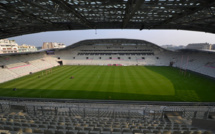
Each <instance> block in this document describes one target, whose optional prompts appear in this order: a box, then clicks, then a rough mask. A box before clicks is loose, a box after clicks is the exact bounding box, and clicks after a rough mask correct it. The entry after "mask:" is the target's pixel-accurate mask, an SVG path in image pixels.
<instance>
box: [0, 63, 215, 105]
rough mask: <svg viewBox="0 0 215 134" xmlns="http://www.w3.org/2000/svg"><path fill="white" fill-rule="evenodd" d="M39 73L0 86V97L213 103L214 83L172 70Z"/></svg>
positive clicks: (76, 69) (92, 68)
mask: <svg viewBox="0 0 215 134" xmlns="http://www.w3.org/2000/svg"><path fill="white" fill-rule="evenodd" d="M42 72H43V74H45V71H42ZM42 72H38V73H35V74H32V75H28V76H24V77H21V78H18V79H15V80H12V81H9V82H6V83H2V84H0V90H1V92H0V96H5V97H33V98H70V99H102V100H105V99H106V100H142V101H188V102H200V101H201V102H215V97H214V95H215V80H212V79H210V78H207V77H203V76H200V75H198V74H195V73H190V72H189V73H188V72H187V73H186V76H185V75H183V74H182V73H180V70H179V69H177V68H172V67H154V66H150V67H149V66H147V67H143V66H118V67H116V66H59V67H55V68H53V71H52V73H50V74H48V75H43V76H42ZM39 75H40V78H38V76H39ZM72 76H73V77H74V78H73V79H70V77H72ZM13 88H17V91H13V90H12V89H13Z"/></svg>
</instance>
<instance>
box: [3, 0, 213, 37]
mask: <svg viewBox="0 0 215 134" xmlns="http://www.w3.org/2000/svg"><path fill="white" fill-rule="evenodd" d="M0 16H1V18H0V38H7V37H12V36H17V35H23V34H29V33H37V32H43V31H57V30H80V29H140V30H142V29H184V30H194V31H204V32H209V33H215V1H214V0H89V1H87V0H1V1H0Z"/></svg>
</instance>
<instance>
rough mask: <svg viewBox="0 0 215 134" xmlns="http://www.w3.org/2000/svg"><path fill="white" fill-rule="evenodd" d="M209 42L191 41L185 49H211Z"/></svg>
mask: <svg viewBox="0 0 215 134" xmlns="http://www.w3.org/2000/svg"><path fill="white" fill-rule="evenodd" d="M211 46H212V45H210V44H209V43H192V44H188V45H187V46H186V49H197V50H211Z"/></svg>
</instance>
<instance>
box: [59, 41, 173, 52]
mask: <svg viewBox="0 0 215 134" xmlns="http://www.w3.org/2000/svg"><path fill="white" fill-rule="evenodd" d="M102 44H103V45H145V46H151V47H153V48H158V49H160V50H166V51H169V50H167V49H164V48H162V47H160V46H158V45H156V44H154V43H151V42H148V41H145V40H137V39H125V38H110V39H90V40H82V41H79V42H77V43H74V44H72V45H70V46H67V47H66V48H62V49H69V48H75V47H79V46H84V45H102ZM62 49H60V50H62Z"/></svg>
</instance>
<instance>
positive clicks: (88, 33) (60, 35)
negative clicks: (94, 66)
mask: <svg viewBox="0 0 215 134" xmlns="http://www.w3.org/2000/svg"><path fill="white" fill-rule="evenodd" d="M96 33H97V34H96ZM101 38H129V39H141V40H146V41H149V42H152V43H155V44H157V45H166V44H168V45H169V44H173V45H187V44H189V43H205V42H208V43H210V44H215V34H210V33H204V32H192V31H183V30H142V31H139V30H96V31H95V30H74V31H56V32H42V33H36V34H29V35H22V36H17V37H12V38H9V39H14V40H16V42H17V43H18V44H19V45H21V44H29V45H35V46H42V44H43V42H60V43H64V44H65V45H71V44H73V43H75V42H78V41H81V40H85V39H101Z"/></svg>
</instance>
